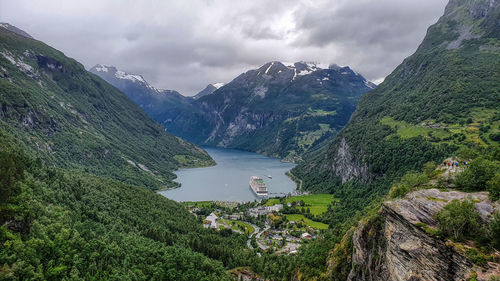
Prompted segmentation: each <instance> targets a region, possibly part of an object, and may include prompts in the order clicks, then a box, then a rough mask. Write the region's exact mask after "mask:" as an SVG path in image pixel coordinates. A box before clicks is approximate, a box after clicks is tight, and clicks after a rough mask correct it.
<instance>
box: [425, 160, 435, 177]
mask: <svg viewBox="0 0 500 281" xmlns="http://www.w3.org/2000/svg"><path fill="white" fill-rule="evenodd" d="M435 170H436V164H434V163H433V162H427V163H425V164H424V167H423V168H422V171H423V172H424V174H425V175H426V176H427V177H430V176H431V175H432V173H433V172H434V171H435Z"/></svg>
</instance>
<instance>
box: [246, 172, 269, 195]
mask: <svg viewBox="0 0 500 281" xmlns="http://www.w3.org/2000/svg"><path fill="white" fill-rule="evenodd" d="M250 188H251V189H252V190H253V192H254V193H255V194H256V195H257V196H267V194H268V193H267V186H266V184H265V183H264V180H263V179H262V178H259V177H257V176H252V177H251V178H250Z"/></svg>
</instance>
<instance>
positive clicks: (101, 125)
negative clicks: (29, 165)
mask: <svg viewBox="0 0 500 281" xmlns="http://www.w3.org/2000/svg"><path fill="white" fill-rule="evenodd" d="M120 74H121V73H120ZM123 76H124V77H126V78H127V79H131V80H137V81H141V77H137V76H128V75H126V74H123ZM141 82H142V81H141ZM159 95H170V94H166V93H159ZM0 129H1V130H2V131H6V132H8V133H9V134H11V135H13V136H15V138H16V139H18V140H20V141H22V142H23V143H24V144H25V145H26V147H28V148H29V151H30V153H31V154H33V155H35V156H36V157H39V158H41V159H43V160H45V161H47V163H49V164H50V165H55V166H59V167H65V168H67V169H76V170H83V171H87V172H91V173H94V174H96V175H100V176H106V177H110V178H114V179H118V180H121V181H124V182H126V183H133V184H137V185H142V186H147V187H150V188H160V187H164V186H172V185H173V184H174V183H172V181H171V180H172V179H173V178H174V177H175V175H174V174H173V173H172V171H173V170H174V169H177V168H179V167H185V166H193V165H206V164H210V163H212V160H211V159H210V157H209V156H208V155H207V154H206V153H205V152H204V151H203V150H201V149H200V148H198V147H196V146H195V145H193V144H190V143H188V142H185V141H183V140H181V139H179V138H177V137H175V136H172V135H171V134H168V133H166V132H165V129H164V128H163V127H162V126H160V125H159V124H157V123H156V122H154V121H153V120H151V119H150V118H149V117H148V116H147V115H146V114H145V113H144V112H143V110H141V109H140V108H139V107H138V106H137V105H136V104H134V103H133V102H132V101H131V100H130V99H128V98H127V96H125V95H124V94H123V93H122V92H120V91H119V90H117V89H116V88H115V87H112V86H111V85H109V84H108V83H106V82H105V81H104V80H102V79H101V78H99V77H97V76H95V75H93V74H91V73H89V72H87V71H86V70H85V69H84V68H83V66H82V65H81V64H80V63H78V62H77V61H75V60H73V59H70V58H68V57H66V56H64V54H63V53H61V52H59V51H57V50H55V49H53V48H51V47H49V46H47V45H46V44H44V43H42V42H40V41H37V40H33V39H31V38H28V37H26V36H24V35H19V34H17V33H15V32H12V31H10V30H8V29H6V28H0Z"/></svg>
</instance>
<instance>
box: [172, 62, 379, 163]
mask: <svg viewBox="0 0 500 281" xmlns="http://www.w3.org/2000/svg"><path fill="white" fill-rule="evenodd" d="M322 67H325V66H321V67H320V65H318V64H316V63H306V62H296V63H289V64H287V65H285V64H284V63H281V62H279V61H271V62H268V63H265V64H263V65H262V66H260V67H259V68H256V69H252V70H248V71H246V72H244V73H242V74H240V75H238V76H237V77H236V78H234V79H233V80H232V81H231V82H229V83H227V84H225V85H224V86H223V87H221V88H219V89H217V90H216V91H215V92H214V93H215V94H211V95H206V96H204V97H200V98H198V99H196V100H195V101H194V102H193V103H192V108H191V111H190V112H182V114H181V115H180V116H178V117H177V118H175V119H173V120H172V122H169V123H165V126H166V128H167V130H168V131H169V132H171V133H173V134H175V135H177V136H180V137H182V138H185V139H187V140H189V141H192V142H194V143H197V144H200V145H212V146H222V147H231V148H237V149H244V150H251V151H256V152H259V153H264V154H267V155H270V156H274V157H279V158H286V159H287V160H290V161H297V160H299V159H301V157H302V155H303V154H305V153H307V151H309V149H310V148H311V147H315V146H320V145H321V143H323V142H324V141H325V140H326V139H328V138H331V137H332V136H333V135H334V134H335V133H336V132H337V131H339V130H340V128H341V127H342V126H343V125H344V124H345V123H346V122H347V120H348V119H349V117H350V114H351V113H352V111H353V110H354V106H355V103H356V101H357V99H358V98H359V96H361V95H362V94H363V93H364V92H366V91H368V90H371V89H372V88H374V87H375V84H373V83H371V82H369V81H367V80H366V79H364V78H363V77H362V76H361V75H360V74H358V73H356V72H354V71H352V70H351V69H350V68H349V67H339V66H336V65H331V67H330V66H326V67H327V68H322ZM318 123H319V125H318Z"/></svg>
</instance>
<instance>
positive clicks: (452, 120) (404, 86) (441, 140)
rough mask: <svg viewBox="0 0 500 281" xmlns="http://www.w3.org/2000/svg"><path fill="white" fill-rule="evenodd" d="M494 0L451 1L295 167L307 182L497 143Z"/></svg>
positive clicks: (377, 173)
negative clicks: (333, 132)
mask: <svg viewBox="0 0 500 281" xmlns="http://www.w3.org/2000/svg"><path fill="white" fill-rule="evenodd" d="M499 2H500V1H498V0H496V1H465V0H453V1H450V3H449V4H448V6H447V7H446V10H445V13H444V15H443V16H442V17H441V18H440V19H439V21H438V22H437V23H436V24H434V25H433V26H431V27H430V28H429V29H428V31H427V35H426V36H425V38H424V40H423V42H422V44H421V45H420V46H419V47H418V49H417V51H416V52H415V53H414V54H413V55H411V56H410V57H408V58H407V59H405V60H404V61H403V63H402V64H401V65H399V66H398V67H397V68H396V69H395V70H394V71H393V72H392V73H391V74H390V75H389V76H388V77H387V78H386V79H385V81H384V82H383V83H381V84H380V85H379V86H378V87H377V88H376V89H375V90H373V91H371V92H370V93H368V94H367V95H365V96H363V97H362V98H361V99H360V102H359V104H358V107H357V109H356V112H355V113H354V115H353V117H352V119H351V121H350V122H349V123H348V124H347V125H346V127H345V128H344V130H343V131H342V132H341V133H340V134H339V135H338V136H337V137H336V138H335V139H334V140H333V142H332V143H331V144H330V145H329V148H328V151H327V153H325V154H323V155H321V156H319V157H317V158H315V159H310V160H309V161H307V162H306V163H304V164H303V165H301V166H300V167H298V168H297V169H296V170H295V172H296V173H297V174H299V173H302V174H303V175H304V179H305V180H306V182H308V184H306V185H305V186H307V188H309V189H318V190H320V189H329V190H330V191H332V187H335V186H337V187H338V186H342V183H346V182H349V181H352V180H354V181H358V182H364V183H372V182H375V181H377V180H380V179H384V178H386V179H387V178H392V177H393V176H396V177H397V176H401V175H402V174H404V173H405V172H406V171H409V170H419V169H420V168H421V167H422V165H423V164H424V163H425V162H427V161H440V160H442V159H444V158H445V156H447V155H450V154H452V153H454V152H456V151H464V150H465V149H466V148H470V149H477V150H480V149H482V148H486V147H498V144H499V140H500V138H499V133H500V130H499V124H500V123H499V120H500V109H499V107H498V105H499V101H500V73H499V72H498V69H500V49H499V47H498V46H499V45H498V44H499V42H500V41H499V38H500V32H499V30H500V29H499V27H500V23H499V22H498V18H499V13H500V11H499V8H498V6H499ZM295 172H294V173H295ZM306 174H307V176H306ZM306 178H308V179H306ZM324 180H328V181H330V182H333V184H332V185H330V187H326V185H324V184H322V183H320V182H324Z"/></svg>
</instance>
